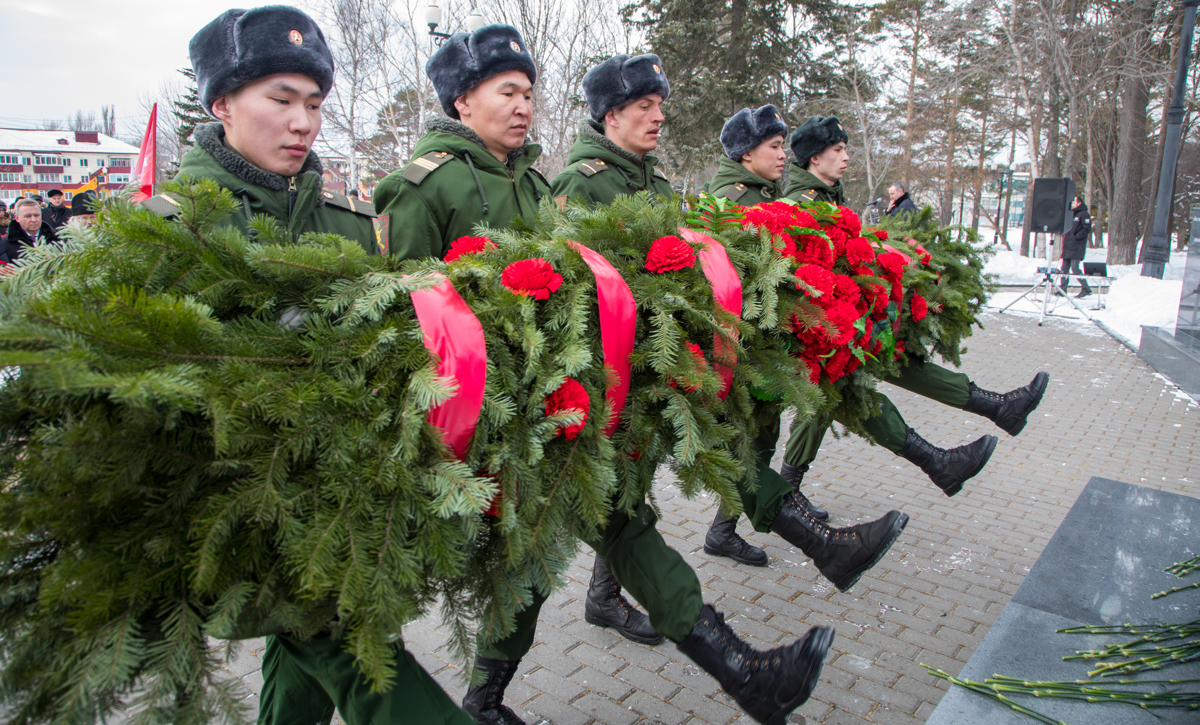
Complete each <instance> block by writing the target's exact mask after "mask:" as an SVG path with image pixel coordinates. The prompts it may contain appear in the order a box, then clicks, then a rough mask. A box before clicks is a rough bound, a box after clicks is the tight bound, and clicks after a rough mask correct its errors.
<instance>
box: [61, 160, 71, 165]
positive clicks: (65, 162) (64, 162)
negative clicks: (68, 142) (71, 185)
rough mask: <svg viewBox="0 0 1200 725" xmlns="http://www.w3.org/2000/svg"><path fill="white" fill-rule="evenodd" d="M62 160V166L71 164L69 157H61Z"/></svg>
mask: <svg viewBox="0 0 1200 725" xmlns="http://www.w3.org/2000/svg"><path fill="white" fill-rule="evenodd" d="M62 161H63V163H62V165H63V166H70V165H71V160H70V159H63V160H62Z"/></svg>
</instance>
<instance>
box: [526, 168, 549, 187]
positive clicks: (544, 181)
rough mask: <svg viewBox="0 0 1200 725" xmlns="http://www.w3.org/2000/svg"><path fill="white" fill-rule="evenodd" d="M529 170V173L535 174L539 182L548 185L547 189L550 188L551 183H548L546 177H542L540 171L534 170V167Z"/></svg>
mask: <svg viewBox="0 0 1200 725" xmlns="http://www.w3.org/2000/svg"><path fill="white" fill-rule="evenodd" d="M527 170H528V171H529V173H531V174H533V175H534V176H536V177H537V178H538V179H539V180H541V182H542V183H543V184H545V185H546V188H547V189H549V188H550V182H549V181H546V177H545V176H543V175H542V172H540V171H538V170H537V169H535V168H533V167H532V166H530V167H529V168H528V169H527Z"/></svg>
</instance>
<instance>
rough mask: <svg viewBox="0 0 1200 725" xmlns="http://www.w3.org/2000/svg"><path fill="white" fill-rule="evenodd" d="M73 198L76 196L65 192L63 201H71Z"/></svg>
mask: <svg viewBox="0 0 1200 725" xmlns="http://www.w3.org/2000/svg"><path fill="white" fill-rule="evenodd" d="M72 196H75V195H74V194H72V193H71V192H69V191H64V192H63V201H70V200H71V197H72Z"/></svg>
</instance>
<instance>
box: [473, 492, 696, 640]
mask: <svg viewBox="0 0 1200 725" xmlns="http://www.w3.org/2000/svg"><path fill="white" fill-rule="evenodd" d="M657 522H658V517H657V516H655V514H654V509H652V508H650V506H649V505H648V504H646V503H645V502H643V503H642V504H641V505H639V506H638V507H637V509H635V510H634V512H633V515H629V514H626V513H624V512H619V511H614V512H613V514H612V516H611V517H610V518H609V521H608V525H607V526H605V527H604V529H603V530H602V531H601V532H600V533H599V536H598V537H597V538H596V539H595V540H594V541H586V542H585V543H586V544H588V545H589V546H591V547H592V548H593V549H595V550H596V553H597V554H599V555H600V556H602V557H604V564H605V565H606V566H607V567H608V570H609V571H611V572H612V573H613V576H614V577H616V579H617V581H618V582H620V583H621V586H622V587H623V588H624V589H625V591H626V592H628V593H629V594H630V596H632V597H633V598H634V599H636V600H637V601H638V603H639V604H641V605H642V607H643V608H644V609H645V610H646V614H647V615H648V616H649V617H650V624H651V625H652V626H653V627H654V630H655V631H656V632H658V633H660V634H662V635H664V636H665V637H667V638H668V639H670V640H671V641H672V642H675V643H676V644H678V643H680V642H682V641H683V640H685V639H687V636H688V635H689V634H691V633H692V629H693V628H694V627H695V626H696V620H698V619H700V610H701V608H703V607H704V597H703V593H702V592H701V590H700V580H699V579H697V578H696V572H694V571H692V567H691V566H689V565H688V563H687V562H686V561H684V559H683V557H682V556H680V555H679V552H677V551H675V550H674V549H672V548H671V547H669V546H667V542H665V541H663V537H662V534H660V533H658V529H657V528H655V524H656V523H657ZM543 602H545V598H543V597H540V596H535V598H534V601H533V603H531V604H530V605H529V606H528V607H526V608H525V609H523V610H521V611H520V612H518V613H517V628H516V630H515V631H514V632H513V633H512V634H510V635H509V636H508V637H506V638H504V639H502V640H500V641H499V642H495V643H493V644H491V645H489V646H487V647H482V648H480V650H479V655H480V656H481V657H487V658H489V659H494V660H519V659H521V658H522V657H524V656H525V654H526V653H527V652H528V651H529V649H530V647H532V646H533V640H534V634H535V630H536V629H537V619H538V612H539V611H540V610H541V608H542V604H543Z"/></svg>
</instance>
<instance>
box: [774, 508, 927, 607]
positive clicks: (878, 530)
mask: <svg viewBox="0 0 1200 725" xmlns="http://www.w3.org/2000/svg"><path fill="white" fill-rule="evenodd" d="M907 525H908V514H902V513H900V512H899V511H888V512H887V513H886V514H884V516H883V518H881V519H878V520H876V521H871V522H869V523H865V524H856V525H854V526H847V527H846V528H844V529H835V528H833V527H831V526H828V525H827V524H825V523H824V522H823V521H817V519H816V518H815V517H814V516H813V515H812V514H811V513H810V512H809V511H808V508H807V507H806V506H805V505H804V502H803V500H802V497H801V496H800V494H796V493H793V494H792V495H791V496H788V498H787V501H785V502H784V504H783V509H781V510H780V512H779V515H778V516H776V517H775V520H774V521H772V522H771V531H773V532H775V533H777V534H779V535H780V536H782V537H783V538H785V539H787V540H788V542H790V543H791V544H792V545H793V546H796V547H798V548H799V549H800V550H801V551H803V552H804V554H805V556H807V557H808V558H810V559H812V560H813V563H815V564H816V565H817V569H819V570H820V571H821V574H822V575H824V576H825V578H826V579H828V580H829V581H831V582H833V585H834V586H835V587H837V588H838V591H843V592H845V591H849V590H850V588H851V587H853V586H854V585H855V584H857V583H858V580H859V579H860V578H861V577H862V575H863V573H864V572H865V571H866V570H867V569H870V568H871V567H873V566H875V565H876V564H877V563H879V560H880V559H882V558H883V555H884V554H886V553H887V552H888V549H890V548H892V544H894V543H896V539H897V538H899V537H900V532H901V531H904V527H905V526H907Z"/></svg>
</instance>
